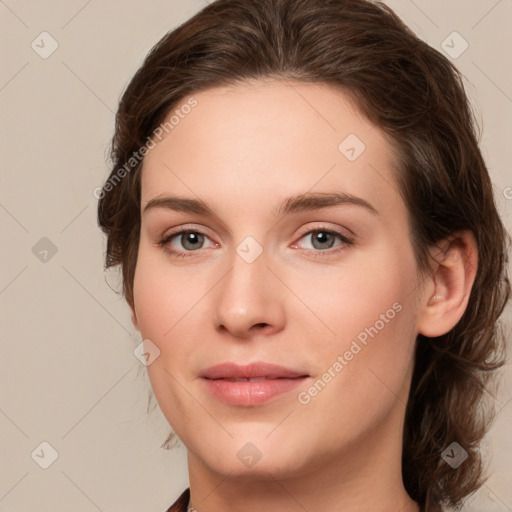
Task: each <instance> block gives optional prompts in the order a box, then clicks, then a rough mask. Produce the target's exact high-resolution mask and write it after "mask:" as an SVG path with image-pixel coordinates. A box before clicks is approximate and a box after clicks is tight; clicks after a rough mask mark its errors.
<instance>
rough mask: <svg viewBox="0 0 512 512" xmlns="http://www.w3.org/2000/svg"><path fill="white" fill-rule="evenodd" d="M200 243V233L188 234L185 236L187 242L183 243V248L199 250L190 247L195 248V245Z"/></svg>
mask: <svg viewBox="0 0 512 512" xmlns="http://www.w3.org/2000/svg"><path fill="white" fill-rule="evenodd" d="M201 236H202V235H201ZM200 241H201V240H200V236H199V235H198V233H187V234H185V241H184V243H183V247H186V248H188V249H197V247H190V245H192V246H193V245H194V244H198V243H199V242H200Z"/></svg>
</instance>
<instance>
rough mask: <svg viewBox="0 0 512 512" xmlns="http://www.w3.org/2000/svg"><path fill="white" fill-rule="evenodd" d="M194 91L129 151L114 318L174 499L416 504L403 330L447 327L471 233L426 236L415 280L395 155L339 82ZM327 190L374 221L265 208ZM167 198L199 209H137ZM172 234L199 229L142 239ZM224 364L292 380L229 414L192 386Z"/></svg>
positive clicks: (345, 207)
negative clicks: (131, 236)
mask: <svg viewBox="0 0 512 512" xmlns="http://www.w3.org/2000/svg"><path fill="white" fill-rule="evenodd" d="M194 97H195V98H196V100H197V102H198V105H197V107H195V108H194V109H193V110H192V111H191V113H190V114H188V115H187V116H186V117H185V118H184V119H182V120H180V122H179V124H178V125H176V126H175V127H174V129H173V130H172V131H170V132H169V134H168V135H167V136H166V137H165V138H163V139H162V140H161V141H160V142H158V144H157V145H156V147H154V149H152V150H151V151H150V152H149V153H148V154H147V156H146V157H145V159H144V165H143V173H142V195H141V218H142V225H141V232H140V245H139V252H138V260H137V267H136V273H135V281H134V302H135V308H134V310H133V312H132V313H133V315H132V321H133V323H134V326H135V327H136V328H137V329H138V330H139V331H140V333H141V335H142V338H143V339H149V340H151V342H152V343H154V345H156V346H157V347H158V349H159V350H160V355H159V356H158V357H157V358H156V359H155V360H154V361H153V362H152V363H151V364H150V365H149V366H148V367H147V370H148V374H149V378H150V381H151V385H152V388H153V391H154V394H155V397H156V400H157V402H158V404H159V406H160V408H161V409H162V411H163V413H164V415H165V416H166V418H167V420H168V421H169V423H170V425H171V426H172V428H173V430H174V431H175V432H176V433H177V435H178V436H179V437H180V439H181V440H182V441H183V443H184V445H185V446H186V448H187V452H188V469H189V476H190V488H191V503H192V505H193V506H194V507H195V508H196V509H197V510H198V511H199V512H221V511H222V512H226V511H230V510H233V511H235V510H237V511H238V510H244V511H248V512H251V511H260V510H269V511H281V510H282V511H288V512H294V511H304V510H307V511H313V510H323V511H327V512H329V511H339V510H343V511H344V512H352V511H353V512H355V511H361V510H366V511H375V512H384V511H389V510H395V511H401V512H409V511H418V510H419V507H418V504H417V503H415V502H414V501H412V500H411V499H410V497H409V496H408V495H407V493H406V491H405V489H404V486H403V482H402V477H401V451H402V439H401V436H402V429H403V420H404V413H405V404H406V403H407V397H408V393H409V387H410V379H411V375H412V368H413V355H414V346H415V340H416V337H417V334H418V333H423V334H425V335H428V336H435V335H439V334H442V333H443V332H447V331H448V330H449V329H451V328H452V327H453V326H454V325H455V324H456V323H457V321H458V320H459V319H460V317H461V316H462V314H463V312H464V309H465V307H466V305H467V300H468V297H469V292H470V289H471V285H472V282H473V279H474V273H475V269H476V249H475V245H474V240H473V238H472V237H471V235H470V234H468V233H460V234H458V236H457V237H454V239H453V240H450V241H446V242H445V243H443V244H441V245H440V246H439V247H438V248H435V256H436V262H435V263H433V267H432V275H431V276H430V275H429V276H428V277H426V276H424V275H422V274H421V273H420V272H419V270H418V267H417V263H416V260H415V257H414V253H413V249H412V246H411V242H410V232H409V227H408V226H409V224H408V212H407V208H406V206H405V204H404V202H403V200H402V199H401V196H400V194H399V193H398V186H397V184H396V181H395V178H394V170H393V163H394V159H395V158H396V157H395V155H394V154H393V152H392V150H391V147H390V145H389V143H388V141H387V139H386V138H385V136H384V134H383V133H382V132H381V131H380V130H379V129H378V128H377V127H375V126H374V125H373V124H371V123H370V122H369V121H367V120H366V118H364V117H363V116H362V115H361V114H360V113H359V112H358V111H357V109H356V108H355V107H354V105H353V104H352V103H351V102H350V100H349V99H348V97H346V96H344V95H343V94H342V93H340V92H339V91H336V90H334V89H332V88H329V87H328V86H327V85H323V84H304V83H293V84H292V83H285V82H282V81H281V82H280V81H268V80H267V81H259V82H254V83H251V84H243V85H237V86H232V87H222V88H215V89H209V90H206V91H203V92H201V93H198V94H195V95H194ZM185 100H186V99H185ZM185 100H183V104H184V103H185ZM349 134H356V135H357V137H358V138H359V139H360V140H361V141H363V142H364V144H365V146H366V149H365V151H364V152H363V153H362V154H361V155H360V156H359V157H358V158H357V159H356V160H355V161H349V160H348V159H347V158H346V157H345V156H344V154H342V152H340V150H339V149H338V146H339V144H340V143H341V142H342V141H343V140H344V139H345V138H346V137H347V136H348V135H349ZM335 190H336V191H340V192H344V193H347V194H351V195H353V196H357V197H359V198H362V199H364V200H365V201H367V202H368V203H370V204H371V205H372V206H373V207H374V208H375V210H377V213H372V212H371V211H369V210H368V209H366V208H363V207H361V206H358V205H354V204H342V205H337V206H330V207H324V208H322V209H317V210H310V211H307V210H306V211H301V212H295V213H289V214H287V215H276V210H277V208H278V207H279V206H280V205H281V203H282V202H283V201H284V200H285V199H286V198H288V197H289V196H293V195H296V194H303V193H308V192H309V193H313V192H314V193H329V192H333V191H335ZM171 194H172V195H173V196H178V197H182V198H190V199H201V200H202V201H204V202H205V203H206V204H207V205H209V207H210V208H211V209H212V210H213V211H214V212H215V215H216V217H207V216H204V215H201V214H197V213H187V212H178V211H172V210H169V209H164V208H150V209H148V210H146V211H144V208H145V206H146V205H147V204H148V202H149V201H150V200H152V199H154V198H157V197H162V196H165V195H171ZM185 228H186V229H191V230H194V231H196V232H198V233H200V234H204V235H205V238H204V239H201V238H199V239H196V241H194V240H192V245H191V244H190V242H189V239H187V238H185V239H183V238H182V237H180V235H178V236H176V237H175V238H174V239H172V241H169V242H168V243H167V244H166V245H165V246H161V245H159V242H160V241H161V240H162V239H163V238H164V236H165V235H169V234H170V233H172V232H176V231H179V230H180V229H185ZM322 228H323V230H324V231H322ZM315 229H316V230H317V232H316V233H318V231H320V232H325V229H327V230H333V231H338V232H339V233H341V234H342V235H343V236H345V237H351V239H352V240H353V243H352V244H346V243H344V242H343V241H342V239H341V238H338V237H337V235H332V236H330V237H329V236H328V235H327V237H326V238H324V239H323V240H324V241H325V240H327V242H328V243H332V247H330V246H329V245H328V243H327V244H326V243H324V246H322V245H321V244H320V245H319V243H318V242H316V243H315V239H314V237H313V236H312V233H311V231H313V230H315ZM314 234H315V232H314V233H313V235H314ZM249 236H250V237H253V238H254V239H255V240H256V241H257V242H258V244H259V245H260V246H261V248H262V249H263V252H262V253H261V255H260V256H259V257H258V258H256V259H255V261H253V262H252V263H248V262H247V261H246V260H244V259H243V258H242V257H241V256H240V255H239V254H237V252H236V249H237V247H238V246H239V245H240V244H241V243H242V242H243V241H244V240H245V239H246V237H249ZM197 240H199V241H197ZM187 242H188V243H187ZM183 244H185V246H184V245H183ZM194 244H195V245H194ZM201 244H202V245H201ZM191 247H192V249H191ZM242 247H243V244H242ZM193 248H196V249H195V250H193ZM251 250H253V249H251ZM187 251H188V252H187ZM177 253H180V254H183V253H187V254H188V255H190V257H187V258H181V257H178V256H176V254H177ZM315 253H316V254H317V255H316V256H315ZM433 254H434V253H433ZM433 295H438V296H440V297H441V298H437V299H435V300H433V301H432V300H431V297H432V296H433ZM393 304H395V306H396V304H398V305H399V306H401V310H400V311H399V312H397V313H396V315H394V318H392V319H389V318H388V317H386V318H387V319H388V321H387V322H385V323H384V327H383V328H381V329H379V330H378V334H377V335H375V336H374V337H373V338H370V337H368V342H367V345H366V346H363V345H362V344H361V343H359V345H361V346H362V349H361V350H360V351H359V352H358V353H357V354H356V355H354V356H353V358H352V359H351V360H350V361H346V359H345V361H346V363H347V364H346V365H344V367H343V369H342V370H341V371H339V372H338V373H336V376H335V377H333V378H332V379H331V381H330V382H329V383H328V384H327V385H326V386H325V387H324V388H323V389H322V390H321V391H320V392H319V393H318V394H317V395H316V396H314V397H311V400H310V401H309V402H308V403H307V404H303V403H300V402H299V401H298V398H297V395H298V393H299V392H301V391H306V392H307V390H308V389H309V388H310V387H311V385H312V384H313V383H314V382H315V381H317V380H318V379H319V378H321V376H322V375H323V374H324V373H325V372H326V371H327V370H328V368H332V366H333V364H334V363H335V362H336V361H337V360H338V359H337V358H338V356H340V355H341V356H343V354H345V353H346V352H347V350H349V349H350V346H351V343H352V342H353V340H355V339H357V336H358V334H360V333H361V332H363V331H364V330H365V328H369V327H371V326H375V325H377V324H376V322H377V321H378V320H379V319H381V318H382V317H381V315H383V314H384V315H385V314H386V311H388V310H390V308H391V309H392V308H393ZM379 325H380V324H379ZM436 333H437V334H436ZM225 361H233V362H236V363H238V364H242V365H243V364H248V363H250V362H253V361H265V362H270V363H275V364H280V365H282V366H285V367H288V368H292V369H296V370H300V371H301V372H304V373H307V374H309V375H310V378H309V379H308V381H307V382H305V383H304V385H301V386H300V388H298V389H296V390H294V391H292V392H290V393H286V394H283V395H280V396H278V397H275V398H274V399H273V400H271V401H270V402H267V403H265V404H262V405H258V406H254V407H241V406H233V405H228V404H225V403H223V402H220V401H219V400H218V399H217V398H215V397H213V396H212V395H211V394H210V393H209V392H208V391H207V390H206V388H205V386H204V382H202V380H201V379H200V378H199V373H200V372H201V371H203V370H204V369H206V368H207V367H209V366H212V365H215V364H218V363H221V362H225ZM246 443H252V445H254V446H256V447H257V450H258V451H259V453H261V459H260V460H259V461H258V462H257V463H256V464H255V465H253V466H252V467H248V466H247V465H245V464H243V463H242V462H241V460H240V459H239V457H237V453H238V452H239V450H240V449H241V448H242V447H243V446H244V445H246ZM251 450H254V449H253V448H251Z"/></svg>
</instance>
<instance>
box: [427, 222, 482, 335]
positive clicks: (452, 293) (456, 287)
mask: <svg viewBox="0 0 512 512" xmlns="http://www.w3.org/2000/svg"><path fill="white" fill-rule="evenodd" d="M440 247H442V249H441V251H440V253H439V256H438V257H437V258H436V267H435V268H434V269H433V275H432V286H430V287H427V288H428V289H427V288H426V290H425V292H426V296H425V298H424V305H423V306H422V307H421V309H420V311H419V315H418V325H417V328H418V333H419V334H422V335H424V336H427V337H430V338H435V337H437V336H442V335H443V334H446V333H447V332H449V331H450V330H451V329H453V327H455V325H456V324H457V323H458V321H459V320H460V319H461V317H462V315H463V314H464V312H465V311H466V307H467V305H468V302H469V297H470V295H471V289H472V286H473V283H474V281H475V276H476V271H477V266H478V249H477V246H476V241H475V238H474V236H473V234H472V233H471V232H469V231H464V232H461V233H458V234H456V235H454V236H453V237H452V238H450V240H445V241H443V243H442V244H440ZM432 289H433V292H432Z"/></svg>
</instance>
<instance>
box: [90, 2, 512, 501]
mask: <svg viewBox="0 0 512 512" xmlns="http://www.w3.org/2000/svg"><path fill="white" fill-rule="evenodd" d="M265 78H277V79H280V80H284V81H287V80H291V81H300V82H310V83H312V82H317V83H324V84H328V85H330V86H332V87H337V88H338V89H339V90H340V91H343V93H345V94H347V95H349V96H350V97H351V99H352V100H353V101H354V103H355V104H356V105H357V106H358V108H359V110H360V111H361V112H362V113H363V114H364V115H365V116H366V117H367V118H368V119H369V120H370V121H371V122H372V123H374V124H375V125H376V126H377V127H379V128H380V129H381V130H382V131H383V133H385V134H386V135H387V136H388V138H389V139H390V140H391V141H392V144H393V147H394V149H395V151H396V155H397V158H396V179H397V182H398V183H399V186H400V192H401V194H402V197H403V199H404V201H405V203H406V205H407V208H408V211H409V221H410V226H411V233H412V235H411V236H412V240H411V242H412V245H413V248H414V253H415V256H416V259H417V262H418V267H419V268H420V269H421V271H422V272H423V273H425V275H427V273H428V272H429V268H430V266H429V247H432V246H435V245H436V243H438V242H440V241H441V240H443V239H446V238H449V237H451V236H453V235H455V234H456V233H457V232H459V231H462V230H469V231H471V232H472V233H473V234H474V236H475V239H476V242H477V246H478V270H477V275H476V279H475V282H474V285H473V288H472V291H471V295H470V299H469V303H468V306H467V309H466V311H465V313H464V315H463V316H462V318H461V319H460V321H459V322H458V323H457V325H456V326H455V327H454V328H453V329H452V330H451V331H450V332H448V333H447V334H445V335H443V336H439V337H437V338H434V339H429V338H426V337H424V336H422V335H420V336H418V338H417V340H416V356H415V363H414V373H413V378H412V383H411V390H410V395H409V399H408V403H407V408H406V412H405V425H404V432H403V452H402V453H403V455H402V475H403V481H404V486H405V488H406V490H407V492H408V493H409V495H410V496H411V498H412V499H414V500H415V501H417V502H418V503H420V504H421V505H422V506H424V507H427V510H428V508H429V507H431V506H432V507H440V506H442V505H449V506H452V507H460V506H461V503H462V500H463V498H465V497H466V496H468V495H470V494H471V493H473V492H474V491H475V490H476V489H478V488H479V487H480V486H481V485H482V484H483V483H484V482H485V480H486V479H487V478H488V477H487V478H485V479H484V475H483V474H484V465H483V462H482V457H481V454H480V450H479V448H480V444H481V441H482V439H483V437H484V436H485V434H486V432H487V430H488V428H489V427H490V424H491V423H492V420H493V419H494V414H495V410H494V408H493V407H485V405H486V400H485V398H486V397H485V394H486V393H488V392H489V390H490V389H491V384H492V383H493V382H494V380H491V378H492V377H494V376H495V370H497V369H498V368H500V367H501V366H502V365H503V364H504V363H505V355H504V354H505V337H504V335H503V331H502V328H501V324H500V322H499V321H498V318H499V317H500V315H501V313H502V311H503V309H504V307H505V305H506V302H507V300H508V297H509V295H510V282H509V279H508V276H507V270H506V269H507V261H508V248H509V240H510V238H509V236H508V234H507V232H506V230H505V228H504V226H503V224H502V222H501V220H500V217H499V215H498V212H497V208H496V204H495V200H494V196H493V189H492V183H491V180H490V177H489V174H488V172H487V168H486V165H485V162H484V159H483V157H482V154H481V152H480V149H479V147H478V139H479V134H478V124H477V122H476V120H475V118H474V114H473V111H472V109H471V106H470V104H469V101H468V98H467V95H466V92H465V90H464V84H463V77H462V75H461V74H460V72H459V71H458V70H457V69H456V68H455V67H454V66H453V64H452V63H451V62H450V61H449V60H448V59H447V58H446V57H444V56H443V55H442V54H441V53H440V52H438V51H437V50H435V49H433V48H432V47H430V46H429V45H428V44H427V43H425V42H423V41H422V40H420V39H419V38H418V37H417V36H416V35H415V34H414V33H413V32H412V31H411V30H410V29H409V28H408V27H407V26H406V25H405V24H404V23H403V22H402V21H401V20H400V18H399V17H398V16H397V15H396V14H395V13H394V12H393V11H392V10H391V9H390V8H389V7H387V6H386V5H384V4H382V3H381V2H372V1H369V0H258V1H254V0H216V1H215V2H213V3H211V4H210V5H209V6H207V7H205V8H204V9H203V10H201V11H200V12H198V13H197V14H196V15H194V16H193V17H192V18H190V19H189V20H188V21H186V22H185V23H183V24H182V25H180V26H178V27H177V28H175V29H174V30H172V31H170V32H169V33H168V34H166V35H165V36H164V37H163V38H162V39H161V40H160V41H159V42H158V43H157V44H156V45H155V46H154V47H153V48H152V50H151V51H150V52H149V54H148V55H147V56H146V59H145V61H144V62H143V64H142V66H141V67H140V68H139V70H138V71H137V72H136V74H135V76H134V77H133V79H132V80H131V82H130V83H129V85H128V86H127V88H126V90H125V91H124V93H123V95H122V98H121V100H120V102H119V106H118V111H117V114H116V125H115V133H114V136H113V139H112V147H111V155H110V156H111V161H112V164H113V165H112V171H111V174H110V177H109V180H110V185H108V186H107V184H108V183H109V180H107V182H106V184H105V185H104V186H103V189H102V192H101V194H100V200H99V203H98V222H99V225H100V227H101V229H102V230H103V231H104V233H106V235H107V251H106V261H105V267H106V268H109V267H111V266H115V265H121V267H122V272H123V294H124V296H125V298H126V301H127V302H128V304H129V305H130V306H131V307H132V308H133V306H134V302H133V279H134V273H135V267H136V264H137V251H138V244H139V231H140V174H141V169H142V160H141V161H138V162H135V163H134V164H133V168H132V169H131V170H129V171H126V167H125V172H124V173H123V177H122V179H121V180H119V182H118V183H115V184H114V185H113V182H112V179H113V178H115V176H116V175H117V177H119V170H120V169H121V168H122V166H123V165H125V164H126V162H128V161H130V159H131V158H132V157H133V155H134V154H135V153H136V152H137V151H138V150H139V149H140V148H141V147H142V146H144V145H145V144H147V140H149V139H148V137H150V136H151V134H152V133H153V131H154V130H155V129H156V128H157V127H158V126H159V124H160V123H162V122H163V120H164V118H165V117H166V115H168V113H169V112H170V110H171V109H172V108H173V107H174V106H176V105H177V104H178V103H179V102H180V101H181V100H183V99H184V98H186V97H187V96H188V95H190V94H193V93H196V92H199V91H201V90H205V89H208V88H212V87H216V86H224V85H236V84H237V83H244V82H248V81H251V80H261V79H265ZM487 405H489V404H488V403H487ZM454 441H456V442H457V443H459V445H461V446H462V447H463V448H464V449H465V450H466V452H467V453H468V458H467V460H466V461H465V462H464V463H463V464H462V465H461V466H459V467H458V468H457V469H453V468H452V467H451V466H450V465H448V464H447V463H446V462H445V461H444V460H443V459H442V457H441V454H442V452H443V450H444V449H445V448H446V447H447V446H449V445H450V444H451V443H452V442H454Z"/></svg>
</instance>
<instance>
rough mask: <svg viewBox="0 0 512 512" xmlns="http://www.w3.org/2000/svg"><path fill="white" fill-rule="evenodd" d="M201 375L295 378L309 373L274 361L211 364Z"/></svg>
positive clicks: (234, 377) (243, 377) (238, 377)
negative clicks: (245, 363)
mask: <svg viewBox="0 0 512 512" xmlns="http://www.w3.org/2000/svg"><path fill="white" fill-rule="evenodd" d="M199 376H200V377H203V378H205V379H263V378H264V379H283V378H284V379H294V378H297V377H307V376H308V374H307V373H306V372H302V371H298V370H292V369H291V368H285V367H284V366H279V365H277V364H272V363H264V362H256V363H250V364H247V365H238V364H236V363H231V362H226V363H221V364H217V365H215V366H210V367H209V368H207V369H206V370H204V371H203V372H201V374H200V375H199Z"/></svg>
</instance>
